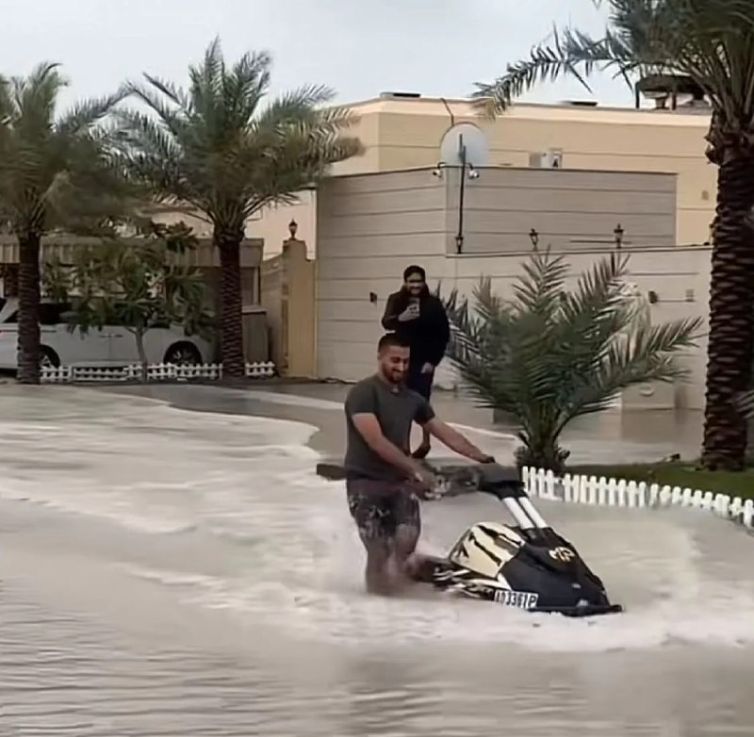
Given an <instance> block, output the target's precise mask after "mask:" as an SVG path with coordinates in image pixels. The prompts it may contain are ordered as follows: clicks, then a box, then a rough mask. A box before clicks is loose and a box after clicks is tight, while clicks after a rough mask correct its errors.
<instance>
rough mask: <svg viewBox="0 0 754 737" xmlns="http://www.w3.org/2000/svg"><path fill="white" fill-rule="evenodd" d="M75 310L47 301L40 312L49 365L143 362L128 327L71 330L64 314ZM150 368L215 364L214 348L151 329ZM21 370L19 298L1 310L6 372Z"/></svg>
mask: <svg viewBox="0 0 754 737" xmlns="http://www.w3.org/2000/svg"><path fill="white" fill-rule="evenodd" d="M70 309H71V307H70V305H67V304H61V303H58V302H51V301H48V300H45V299H43V300H42V303H41V304H40V309H39V322H40V332H41V335H40V342H41V344H42V365H43V366H55V367H57V366H93V367H96V366H99V367H105V366H126V365H128V364H133V363H139V354H138V351H137V350H136V338H135V336H134V335H133V333H130V332H129V331H128V329H127V328H125V327H123V326H122V325H106V326H105V327H103V328H102V329H101V330H99V329H96V328H94V329H91V330H89V331H88V332H87V333H82V332H81V331H80V330H79V328H74V329H73V331H72V330H71V328H70V326H69V325H68V323H66V322H65V321H64V320H63V318H62V315H63V314H64V313H65V312H67V311H68V310H70ZM144 348H145V349H146V353H147V361H148V362H149V363H174V364H187V363H190V364H200V363H211V362H212V347H211V345H210V344H209V343H208V342H207V341H206V340H203V339H202V338H200V337H198V336H196V335H192V336H187V335H185V334H184V331H183V328H181V327H179V326H175V327H170V328H151V329H150V330H148V331H147V333H146V334H145V335H144ZM17 368H18V298H16V297H9V298H7V300H6V301H5V303H4V304H2V306H0V369H5V370H12V371H15V370H16V369H17Z"/></svg>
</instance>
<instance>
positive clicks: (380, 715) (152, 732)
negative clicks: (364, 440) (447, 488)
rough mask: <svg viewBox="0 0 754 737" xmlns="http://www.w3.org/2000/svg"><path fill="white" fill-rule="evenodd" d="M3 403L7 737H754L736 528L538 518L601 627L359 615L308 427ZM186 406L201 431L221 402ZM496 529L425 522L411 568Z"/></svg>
mask: <svg viewBox="0 0 754 737" xmlns="http://www.w3.org/2000/svg"><path fill="white" fill-rule="evenodd" d="M0 391H1V392H2V393H1V394H0V402H2V415H1V416H0V434H1V437H2V443H0V469H2V473H0V542H1V545H2V547H1V548H0V736H2V737H6V735H7V736H8V737H10V736H11V735H12V736H13V737H16V736H18V737H31V736H32V735H33V736H37V735H71V736H72V737H90V736H92V735H101V736H102V737H116V736H120V735H133V736H134V737H135V736H137V735H138V736H144V737H157V736H158V735H160V736H167V735H171V736H175V737H189V736H190V735H201V736H202V737H210V736H212V735H238V736H242V735H243V736H244V737H247V736H249V735H264V736H270V737H272V736H276V735H290V736H291V737H293V736H296V737H304V736H308V735H322V736H323V737H324V736H327V737H338V736H341V735H342V736H344V737H345V736H346V735H349V736H350V735H386V736H388V735H389V736H391V737H399V736H406V737H418V736H419V735H433V736H434V735H448V736H450V735H454V736H455V735H459V736H460V735H463V737H486V736H487V735H490V736H491V735H496V736H497V735H500V734H509V735H515V737H529V736H532V737H533V736H535V735H536V736H537V737H551V736H555V735H589V736H592V735H593V736H594V737H607V736H608V735H609V736H611V737H628V736H631V737H633V736H638V735H642V736H644V735H646V736H648V737H649V736H653V737H654V736H655V735H657V736H662V737H670V736H672V737H676V736H681V735H682V736H684V737H685V736H686V735H689V736H694V737H695V736H697V735H699V736H701V735H710V736H712V735H714V736H715V737H725V736H727V735H751V734H752V733H753V732H754V701H753V700H752V699H751V690H752V687H751V683H752V680H753V679H754V661H753V660H752V655H754V581H753V579H752V576H751V561H752V551H753V550H754V548H752V546H753V545H754V539H753V538H752V537H751V536H750V535H748V534H747V533H746V532H744V531H743V530H741V529H739V528H736V527H733V526H730V525H727V524H726V523H723V522H721V521H720V520H718V519H715V518H714V517H712V516H710V515H704V514H702V513H700V512H698V511H694V510H661V511H650V510H625V509H624V510H611V509H595V508H581V507H577V506H564V505H561V504H556V503H540V505H539V506H540V509H541V512H542V513H543V515H544V516H545V517H546V518H549V519H550V521H551V522H552V523H553V524H554V526H556V527H557V528H558V529H559V530H560V531H561V532H562V533H563V534H564V535H565V536H566V537H568V538H569V539H570V540H571V541H572V542H574V543H575V544H576V545H577V547H578V548H579V549H580V551H581V552H582V554H583V555H584V557H585V558H586V560H587V561H588V562H589V563H590V565H592V567H593V568H595V569H596V571H597V572H598V573H599V574H600V575H601V576H602V578H603V580H604V581H605V583H606V584H607V586H608V590H609V592H610V594H611V596H612V598H613V599H614V600H616V601H620V602H621V603H623V604H624V605H625V606H626V608H627V612H626V613H625V614H623V615H617V616H613V617H605V618H598V619H594V620H569V619H565V618H560V617H557V616H547V615H531V614H526V613H523V612H517V611H514V610H508V609H503V608H501V607H497V606H494V605H488V604H482V603H479V602H470V601H458V600H452V599H445V598H441V597H440V596H435V595H432V594H426V593H417V594H416V595H415V596H412V597H408V598H403V599H389V600H385V599H378V598H374V597H369V596H367V595H365V594H364V593H363V591H362V581H361V576H362V570H361V569H362V552H361V547H360V543H359V541H358V539H357V537H356V534H355V531H354V529H353V526H352V524H351V522H350V519H349V517H348V512H347V509H346V506H345V503H344V491H343V488H342V485H341V484H340V483H334V482H327V481H325V480H323V479H320V478H318V477H317V476H316V475H315V474H314V466H315V464H316V462H317V460H318V458H319V456H318V453H317V452H315V450H313V449H312V448H311V447H310V445H309V443H310V440H311V438H312V436H313V435H314V434H315V433H316V432H317V426H316V424H314V422H315V420H316V405H315V406H314V407H313V406H312V403H311V402H310V403H309V414H308V418H309V420H308V422H309V424H305V423H301V422H293V421H291V420H282V419H275V418H273V417H271V416H266V417H253V416H247V415H243V414H239V413H234V414H225V413H223V412H222V411H215V412H199V411H190V410H185V409H179V408H177V407H174V406H170V405H169V404H167V403H165V402H159V401H154V400H152V399H145V398H143V397H138V396H127V395H119V394H110V393H106V392H99V391H96V390H89V389H76V388H67V387H41V388H39V387H33V388H24V387H15V386H11V387H4V388H2V390H0ZM183 391H185V392H192V391H197V392H198V391H201V392H202V393H203V395H204V396H205V399H206V403H207V404H211V402H209V400H208V399H207V398H209V397H211V396H215V397H216V398H217V403H216V409H217V408H220V410H222V408H223V406H224V405H225V404H232V399H233V397H236V398H237V397H238V395H239V394H240V392H232V391H228V390H223V389H214V388H212V389H208V388H206V387H205V388H201V390H200V388H198V387H187V388H184V389H183ZM257 401H259V402H260V403H263V402H264V401H265V400H264V397H261V396H259V395H258V396H257ZM269 404H270V406H271V405H272V404H274V403H269ZM270 406H268V410H269V412H268V414H274V408H271V407H270ZM288 406H289V409H290V407H291V406H292V405H290V404H289V405H288ZM205 408H206V409H210V407H209V406H207V407H205ZM294 409H295V407H294ZM327 411H328V410H327V409H325V408H322V412H323V413H324V412H327ZM303 414H305V413H303ZM472 437H473V439H474V440H475V442H478V443H487V445H485V447H489V446H490V444H493V445H494V444H495V443H497V444H498V445H499V447H498V448H497V449H496V450H495V452H497V453H498V454H501V453H502V452H503V450H504V447H507V446H505V441H504V439H501V438H497V439H496V438H494V437H493V436H490V435H489V434H486V435H485V434H482V435H480V436H479V437H474V436H473V435H472ZM499 516H500V515H499V509H498V507H497V506H496V504H495V502H494V500H493V499H491V498H486V497H482V496H476V495H475V496H473V497H468V498H456V499H452V500H444V501H442V502H433V503H427V504H425V505H424V508H423V519H424V528H425V533H424V541H423V547H424V549H425V550H427V551H429V552H440V551H442V550H446V549H447V548H448V547H449V546H450V545H451V544H452V543H453V542H454V541H455V538H456V537H457V536H458V535H459V534H460V533H461V532H462V530H463V528H464V527H465V526H466V525H468V524H470V523H472V522H474V521H479V520H482V519H496V518H498V517H499Z"/></svg>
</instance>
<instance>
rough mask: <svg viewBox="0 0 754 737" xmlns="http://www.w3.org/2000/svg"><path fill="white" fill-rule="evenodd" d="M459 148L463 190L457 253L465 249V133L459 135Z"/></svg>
mask: <svg viewBox="0 0 754 737" xmlns="http://www.w3.org/2000/svg"><path fill="white" fill-rule="evenodd" d="M458 149H459V153H460V154H461V190H460V192H459V197H458V235H456V253H461V251H462V250H463V196H464V192H465V190H466V146H465V145H464V143H463V135H459V136H458Z"/></svg>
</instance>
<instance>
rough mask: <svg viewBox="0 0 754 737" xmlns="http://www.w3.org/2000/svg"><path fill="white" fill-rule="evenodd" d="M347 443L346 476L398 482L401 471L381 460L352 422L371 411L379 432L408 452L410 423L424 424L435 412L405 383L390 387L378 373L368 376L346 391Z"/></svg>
mask: <svg viewBox="0 0 754 737" xmlns="http://www.w3.org/2000/svg"><path fill="white" fill-rule="evenodd" d="M345 411H346V427H347V430H348V446H347V449H346V458H345V464H344V465H345V470H346V474H347V475H348V476H349V477H350V478H366V479H375V480H378V481H401V480H403V479H404V478H405V474H403V472H402V471H401V470H400V469H398V468H396V467H395V466H393V465H392V464H390V463H388V462H387V461H384V460H383V459H382V458H381V457H380V456H379V455H378V454H377V453H375V452H374V451H373V450H372V449H371V448H370V447H369V445H368V444H367V442H366V440H364V438H363V437H362V436H361V433H360V432H359V431H358V430H357V429H356V427H355V426H354V424H353V416H354V415H357V414H373V415H374V416H375V417H376V418H377V421H378V422H379V423H380V427H381V428H382V434H383V435H384V436H385V437H386V438H387V440H389V441H390V442H391V443H393V445H395V446H396V447H397V448H400V449H401V450H403V452H404V453H406V455H409V440H410V436H411V423H412V422H416V423H418V424H420V425H424V424H426V423H427V422H429V421H430V420H431V419H432V418H433V417H434V416H435V413H434V411H433V410H432V407H431V406H430V404H429V402H427V400H426V399H424V397H422V396H421V395H420V394H417V393H416V392H414V391H411V390H410V389H407V388H406V387H405V386H391V385H390V384H388V383H387V382H386V381H383V380H382V379H381V378H380V377H379V376H376V375H375V376H370V377H369V378H367V379H363V380H362V381H360V382H359V383H358V384H356V385H355V386H354V387H353V388H352V389H351V391H350V392H349V393H348V397H347V398H346V404H345Z"/></svg>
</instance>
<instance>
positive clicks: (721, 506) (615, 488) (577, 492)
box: [523, 467, 754, 529]
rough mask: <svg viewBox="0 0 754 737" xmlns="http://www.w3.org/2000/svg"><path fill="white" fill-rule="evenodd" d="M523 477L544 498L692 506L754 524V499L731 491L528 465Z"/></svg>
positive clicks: (529, 490) (611, 504)
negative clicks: (560, 474)
mask: <svg viewBox="0 0 754 737" xmlns="http://www.w3.org/2000/svg"><path fill="white" fill-rule="evenodd" d="M523 480H524V484H525V487H526V491H527V493H528V494H529V495H530V496H532V497H539V498H540V499H547V500H551V501H563V502H570V503H575V504H589V505H593V506H608V507H637V508H638V507H645V508H647V507H648V508H657V507H690V508H694V509H700V510H703V511H706V512H710V513H712V514H715V515H717V516H718V517H721V518H723V519H728V520H732V521H733V522H737V523H739V524H742V525H744V526H745V527H748V528H749V529H751V528H754V501H752V500H751V499H746V500H743V499H741V497H731V496H729V495H727V494H713V493H712V492H711V491H707V492H704V491H698V490H692V489H688V488H685V489H682V488H680V487H678V486H673V487H670V486H660V485H659V484H646V483H645V482H643V481H639V482H637V481H626V480H625V479H613V478H611V479H607V478H605V477H604V476H603V477H600V478H597V477H596V476H582V475H570V474H565V475H564V476H563V477H562V478H560V477H558V476H556V475H555V474H554V473H553V472H552V471H544V470H543V469H541V468H539V469H537V468H528V467H527V468H524V469H523Z"/></svg>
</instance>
